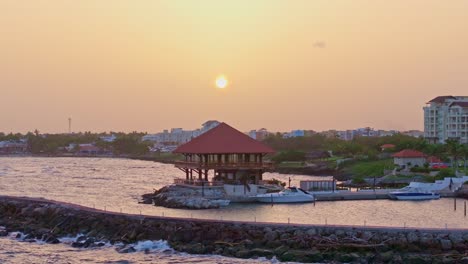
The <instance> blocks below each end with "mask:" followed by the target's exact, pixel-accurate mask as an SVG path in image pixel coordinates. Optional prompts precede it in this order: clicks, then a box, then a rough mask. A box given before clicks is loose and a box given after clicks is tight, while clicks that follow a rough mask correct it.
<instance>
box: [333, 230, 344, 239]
mask: <svg viewBox="0 0 468 264" xmlns="http://www.w3.org/2000/svg"><path fill="white" fill-rule="evenodd" d="M345 234H346V233H345V231H343V230H341V229H337V230H336V231H335V235H336V236H337V237H340V238H341V237H344V236H345Z"/></svg>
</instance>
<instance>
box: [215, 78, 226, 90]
mask: <svg viewBox="0 0 468 264" xmlns="http://www.w3.org/2000/svg"><path fill="white" fill-rule="evenodd" d="M227 84H228V80H227V79H226V77H224V75H221V76H219V77H218V78H216V87H218V88H220V89H223V88H225V87H226V86H227Z"/></svg>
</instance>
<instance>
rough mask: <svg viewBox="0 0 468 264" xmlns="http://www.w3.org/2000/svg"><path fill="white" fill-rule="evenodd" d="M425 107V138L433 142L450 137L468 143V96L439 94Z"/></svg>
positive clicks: (442, 141) (440, 141)
mask: <svg viewBox="0 0 468 264" xmlns="http://www.w3.org/2000/svg"><path fill="white" fill-rule="evenodd" d="M423 109H424V138H426V139H427V140H428V141H429V142H431V143H445V141H446V140H448V139H455V140H459V141H460V143H465V144H466V143H468V96H451V95H449V96H438V97H436V98H434V99H432V100H431V101H429V102H428V103H427V105H426V106H425V107H424V108H423Z"/></svg>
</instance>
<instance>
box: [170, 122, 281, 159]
mask: <svg viewBox="0 0 468 264" xmlns="http://www.w3.org/2000/svg"><path fill="white" fill-rule="evenodd" d="M173 152H174V153H191V154H229V153H233V154H241V153H274V152H275V151H274V150H273V149H272V148H270V147H268V146H266V145H264V144H262V143H260V142H259V141H257V140H255V139H253V138H251V137H249V136H247V135H246V134H244V133H242V132H240V131H239V130H236V129H235V128H233V127H231V126H229V125H228V124H226V123H221V124H219V125H218V126H217V127H215V128H212V129H211V130H209V131H208V132H206V133H204V134H202V135H200V136H198V137H196V138H194V139H192V140H191V141H189V142H187V143H185V144H183V145H181V146H179V147H178V148H177V149H176V150H174V151H173Z"/></svg>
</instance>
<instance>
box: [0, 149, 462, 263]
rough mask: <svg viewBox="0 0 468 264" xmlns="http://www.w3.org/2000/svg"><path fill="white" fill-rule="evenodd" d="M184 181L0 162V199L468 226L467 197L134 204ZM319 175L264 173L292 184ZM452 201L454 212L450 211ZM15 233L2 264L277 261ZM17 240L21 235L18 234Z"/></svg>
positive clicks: (166, 170) (111, 162)
mask: <svg viewBox="0 0 468 264" xmlns="http://www.w3.org/2000/svg"><path fill="white" fill-rule="evenodd" d="M177 177H184V175H183V173H182V172H181V171H179V170H178V169H176V168H175V167H174V166H173V165H171V164H163V163H157V162H151V161H141V160H131V159H119V158H56V157H50V158H49V157H0V195H11V196H27V197H38V198H46V199H50V200H55V201H63V202H69V203H75V204H79V205H82V206H87V207H90V208H97V209H102V210H106V211H114V212H123V213H131V214H144V215H158V216H170V217H184V218H200V219H218V220H237V221H250V222H274V223H291V224H295V223H297V224H322V225H351V226H382V227H408V228H409V227H415V228H422V227H424V228H468V219H467V218H466V216H465V215H464V212H463V208H464V204H463V203H464V200H461V199H457V200H454V199H449V198H444V199H440V200H431V201H391V200H366V201H334V202H316V203H315V204H313V203H309V204H283V205H278V204H275V205H270V204H231V205H229V206H228V207H226V208H221V209H209V210H185V209H168V208H163V207H156V206H153V205H148V204H139V203H138V202H139V201H140V200H141V195H142V194H145V193H151V192H153V191H154V189H158V188H161V187H163V186H165V185H168V184H171V183H172V182H173V180H174V178H177ZM311 177H312V178H315V179H316V178H320V177H315V176H306V175H284V174H278V173H265V175H264V178H266V179H271V178H276V179H279V180H282V181H284V182H288V180H289V179H291V185H299V181H301V180H307V179H311ZM454 203H456V205H457V208H458V210H454ZM16 237H17V236H16V234H10V236H8V237H3V238H0V263H276V262H278V261H277V260H276V259H272V260H268V259H251V260H239V259H234V258H226V257H222V256H214V255H190V254H185V253H180V252H175V251H174V250H172V249H171V248H170V247H169V246H168V245H167V243H166V241H140V242H138V243H139V244H138V245H135V248H137V249H138V250H137V252H135V253H126V254H123V253H118V252H117V251H116V246H112V245H107V246H104V247H102V248H98V249H77V248H73V247H71V246H70V245H69V244H70V243H71V241H73V238H67V237H64V238H61V240H62V242H63V243H60V244H56V245H51V244H45V243H42V242H40V241H39V242H37V241H36V242H32V243H31V242H25V241H23V240H22V239H21V238H16ZM20 237H21V236H20Z"/></svg>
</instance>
